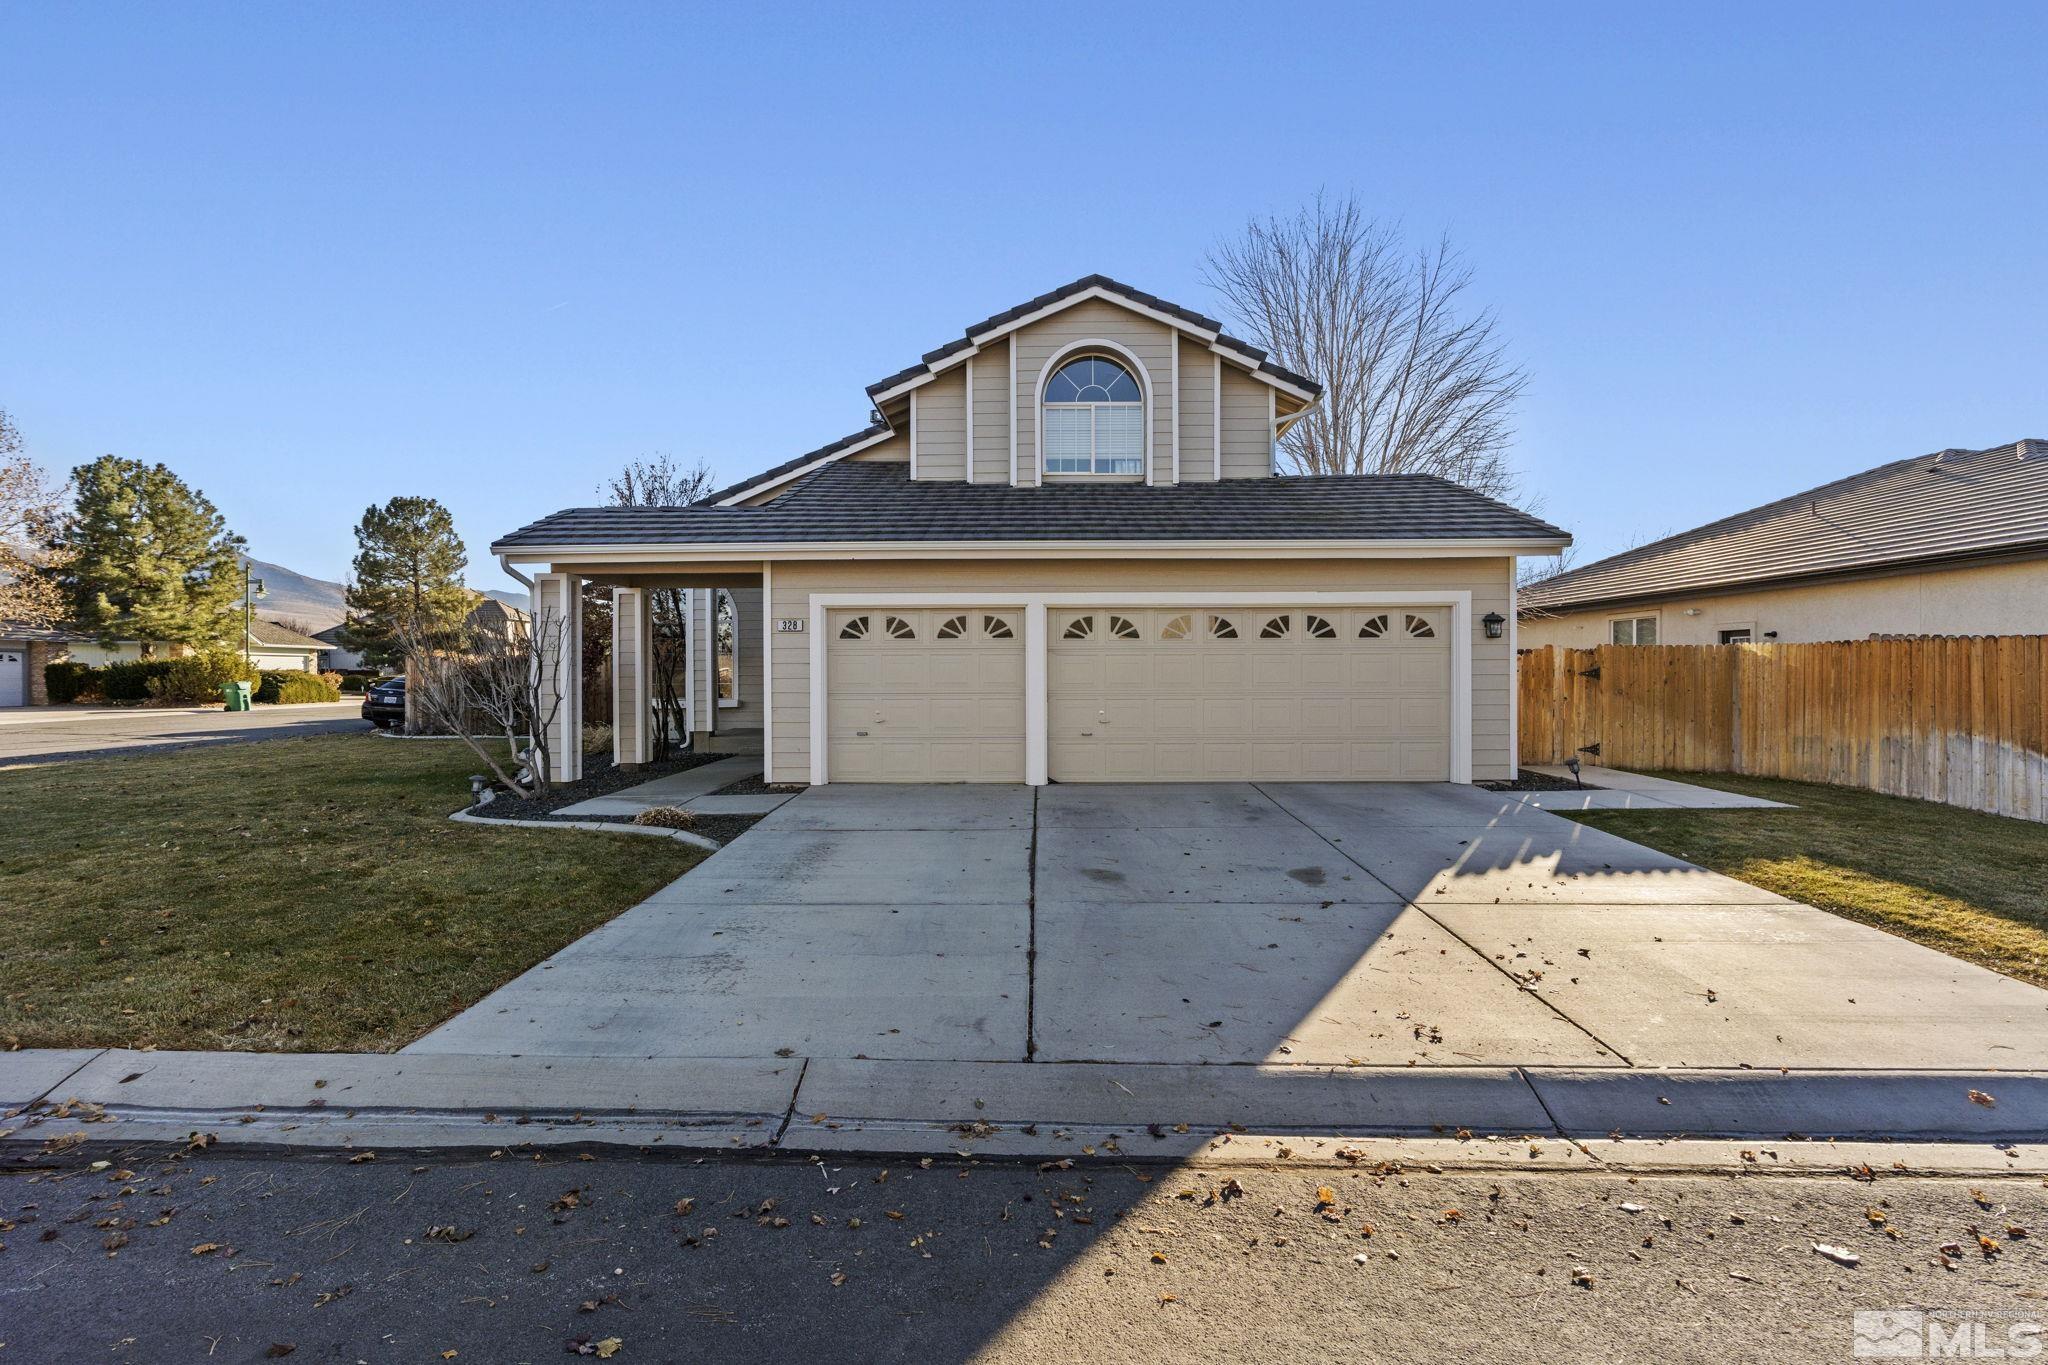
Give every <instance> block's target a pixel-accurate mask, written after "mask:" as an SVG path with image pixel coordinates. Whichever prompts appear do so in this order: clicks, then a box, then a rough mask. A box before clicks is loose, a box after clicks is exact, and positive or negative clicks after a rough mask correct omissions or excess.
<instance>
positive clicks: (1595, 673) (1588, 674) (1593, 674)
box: [1579, 664, 1600, 682]
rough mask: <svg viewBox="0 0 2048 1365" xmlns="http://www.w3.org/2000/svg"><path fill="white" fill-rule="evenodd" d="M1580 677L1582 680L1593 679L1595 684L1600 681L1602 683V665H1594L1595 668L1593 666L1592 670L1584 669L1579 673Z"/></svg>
mask: <svg viewBox="0 0 2048 1365" xmlns="http://www.w3.org/2000/svg"><path fill="white" fill-rule="evenodd" d="M1579 676H1580V677H1582V678H1591V679H1592V680H1593V681H1594V682H1599V681H1600V665H1598V664H1594V665H1593V666H1592V667H1591V668H1588V669H1582V670H1581V671H1580V673H1579Z"/></svg>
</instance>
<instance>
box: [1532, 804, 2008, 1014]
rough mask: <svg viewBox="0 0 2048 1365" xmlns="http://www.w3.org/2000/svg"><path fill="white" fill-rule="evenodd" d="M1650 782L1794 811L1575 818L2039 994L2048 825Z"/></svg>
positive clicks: (1931, 807)
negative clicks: (1786, 805) (1755, 799)
mask: <svg viewBox="0 0 2048 1365" xmlns="http://www.w3.org/2000/svg"><path fill="white" fill-rule="evenodd" d="M1588 776H1592V774H1590V773H1589V774H1588ZM1657 776H1659V777H1669V778H1673V779H1675V780H1677V781H1680V782H1693V783H1697V784H1698V785H1700V786H1703V787H1714V788H1717V789H1719V790H1721V791H1731V792H1741V793H1743V794H1744V795H1747V796H1761V797H1764V798H1766V799H1767V800H1771V801H1786V802H1790V803H1792V804H1794V805H1796V806H1797V807H1798V809H1797V810H1727V811H1595V812H1589V813H1585V814H1580V815H1574V816H1573V817H1572V818H1574V819H1577V820H1582V821H1583V822H1585V823H1586V824H1589V825H1597V826H1599V827H1600V828H1601V829H1605V830H1609V831H1612V832H1613V833H1615V834H1618V835H1620V836H1621V837H1623V838H1624V839H1633V840H1634V841H1635V842H1637V843H1639V844H1647V845H1649V846H1650V847H1651V848H1656V849H1662V850H1663V851H1664V852H1666V853H1672V854H1676V855H1677V856H1679V857H1681V858H1684V859H1686V860H1688V861H1689V862H1695V863H1698V864H1700V865H1701V866H1702V867H1709V868H1712V869H1713V870H1714V871H1716V872H1724V873H1726V874H1727V875H1729V876H1731V877H1735V878H1739V879H1740V880H1742V881H1745V882H1748V883H1749V884H1750V885H1752V886H1760V887H1762V888H1763V889H1764V890H1766V891H1775V892H1777V893H1778V894H1779V895H1781V896H1787V897H1790V898H1791V899H1793V900H1796V901H1804V902H1805V903H1806V904H1808V905H1814V906H1818V907H1820V908H1821V909H1823V910H1831V911H1833V912H1834V913H1836V914H1838V915H1842V916H1844V917H1845V918H1848V919H1854V920H1861V921H1862V922H1863V923H1865V924H1874V925H1876V926H1877V927H1878V928H1880V929H1884V930H1888V931H1889V932H1891V933H1894V934H1897V935H1899V936H1900V937H1901V938H1909V939H1912V940H1913V941H1915V942H1916V943H1924V944H1926V945H1927V946H1928V947H1930V948H1938V949H1940V950H1941V951H1942V952H1944V953H1949V954H1952V955H1954V956H1956V957H1959V958H1962V959H1964V960H1966V961H1969V962H1975V963H1978V964H1980V965H1982V966H1986V967H1989V968H1991V969H1993V970H1994V971H2000V972H2004V973H2006V974H2007V975H2009V976H2016V977H2018V978H2020V979H2021V980H2023V981H2031V982H2033V983H2034V984H2036V985H2042V986H2048V825H2039V824H2034V823H2032V822H2031V821H2026V820H2008V819H2005V818H2004V817H2002V816H1997V815H1980V814H1978V813H1977V812H1975V811H1968V810H1959V809H1957V808H1955V807H1952V806H1939V805H1935V804H1934V803H1932V802H1929V801H1909V800H1906V799H1905V798H1903V797H1897V796H1879V795H1877V794H1876V793H1874V792H1866V791H1858V790H1855V789H1853V788H1848V787H1826V786H1819V785H1816V784H1814V783H1809V782H1781V781H1777V780H1774V779H1770V778H1760V777H1735V776H1731V775H1728V774H1725V773H1716V774H1711V775H1706V776H1703V775H1701V774H1698V773H1659V774H1657ZM1594 780H1595V781H1597V780H1598V779H1597V778H1595V779H1594Z"/></svg>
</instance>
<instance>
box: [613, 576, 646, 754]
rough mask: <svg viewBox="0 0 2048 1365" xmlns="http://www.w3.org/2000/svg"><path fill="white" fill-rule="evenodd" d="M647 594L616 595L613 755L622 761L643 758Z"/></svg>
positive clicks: (624, 592) (626, 592)
mask: <svg viewBox="0 0 2048 1365" xmlns="http://www.w3.org/2000/svg"><path fill="white" fill-rule="evenodd" d="M646 601H647V594H646V593H645V592H644V591H641V590H640V589H637V588H635V589H625V590H621V591H619V592H616V593H614V594H613V597H612V756H613V758H614V759H615V760H616V761H618V762H621V763H637V762H639V761H640V759H641V748H640V745H641V732H642V731H643V730H645V729H646V728H647V709H648V700H647V698H646V696H645V695H643V693H642V691H641V676H640V660H641V656H642V654H643V653H644V652H645V650H646V647H647V641H646V639H645V638H644V633H645V631H646V628H647V607H646Z"/></svg>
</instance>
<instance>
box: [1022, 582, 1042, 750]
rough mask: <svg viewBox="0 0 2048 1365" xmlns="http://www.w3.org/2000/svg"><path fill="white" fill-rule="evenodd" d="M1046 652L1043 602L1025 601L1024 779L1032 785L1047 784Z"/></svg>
mask: <svg viewBox="0 0 2048 1365" xmlns="http://www.w3.org/2000/svg"><path fill="white" fill-rule="evenodd" d="M1045 652H1046V640H1045V603H1044V602H1042V601H1038V602H1027V603H1026V604H1025V606H1024V781H1025V783H1026V784H1027V785H1029V786H1033V787H1043V786H1044V785H1045V784H1046V770H1047V767H1048V763H1047V753H1048V741H1047V736H1046V697H1045V689H1046V657H1045Z"/></svg>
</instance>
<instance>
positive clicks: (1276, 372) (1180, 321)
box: [868, 275, 1323, 402]
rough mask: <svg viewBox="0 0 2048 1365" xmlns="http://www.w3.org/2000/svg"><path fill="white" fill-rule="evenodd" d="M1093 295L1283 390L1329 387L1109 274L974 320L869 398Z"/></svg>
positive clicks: (1313, 392)
mask: <svg viewBox="0 0 2048 1365" xmlns="http://www.w3.org/2000/svg"><path fill="white" fill-rule="evenodd" d="M1093 298H1103V299H1109V300H1111V301H1112V302H1115V303H1120V304H1122V305H1124V306H1125V307H1127V308H1132V309H1135V310H1137V311H1138V312H1141V313H1148V314H1150V315H1152V316H1153V317H1155V318H1157V319H1159V320H1160V321H1161V322H1164V323H1166V324H1168V325H1169V326H1172V327H1175V328H1177V329H1179V330H1181V331H1185V332H1191V333H1193V334H1194V335H1195V336H1196V337H1198V338H1199V339H1201V340H1202V341H1204V342H1206V343H1210V344H1213V345H1215V346H1217V347H1218V348H1220V349H1222V350H1224V351H1227V352H1231V353H1233V355H1234V358H1235V359H1236V360H1238V361H1239V362H1240V363H1241V364H1243V365H1245V366H1246V367H1247V368H1249V369H1250V370H1251V371H1252V372H1253V373H1254V374H1257V375H1259V376H1261V377H1263V378H1265V379H1266V380H1268V381H1269V382H1277V384H1278V385H1279V386H1280V387H1282V388H1288V389H1293V390H1297V391H1299V394H1300V396H1301V397H1303V398H1307V399H1313V398H1315V397H1316V396H1318V395H1319V394H1321V393H1322V391H1323V386H1322V385H1321V384H1318V383H1317V382H1316V381H1315V380H1313V379H1310V378H1308V377H1307V376H1306V375H1299V374H1296V373H1295V372H1294V371H1292V370H1288V369H1283V368H1281V367H1280V366H1278V365H1275V364H1274V363H1273V362H1272V361H1271V360H1270V359H1268V358H1267V356H1266V353H1265V352H1264V351H1262V350H1260V349H1259V348H1258V347H1257V346H1254V345H1252V344H1251V343H1250V342H1249V341H1240V340H1239V339H1238V338H1236V337H1234V336H1231V335H1229V334H1228V333H1226V332H1225V331H1224V330H1223V324H1222V323H1220V322H1218V321H1217V320H1216V319H1214V318H1212V317H1208V316H1206V315H1205V314H1202V313H1197V312H1196V311H1195V310H1194V309H1192V308H1183V307H1181V306H1180V305H1179V304H1177V303H1172V302H1169V301H1168V300H1166V299H1162V298H1160V297H1159V296H1158V295H1156V294H1148V293H1146V292H1145V291H1144V290H1142V289H1134V288H1132V287H1131V286H1130V285H1128V284H1123V283H1121V282H1119V281H1117V280H1113V279H1111V278H1110V277H1109V276H1107V275H1083V276H1082V277H1081V278H1080V279H1078V280H1075V281H1074V282H1073V283H1071V284H1063V285H1061V286H1060V287H1059V288H1057V289H1054V290H1050V291H1048V292H1046V293H1043V294H1040V295H1038V296H1037V297H1036V298H1031V299H1026V300H1025V301H1024V302H1022V303H1020V304H1018V305H1017V306H1016V307H1014V308H1005V309H1004V310H1003V311H1002V312H1000V313H996V314H993V315H991V316H989V317H985V318H983V319H982V320H981V321H980V322H976V323H971V324H969V325H968V328H967V330H966V331H965V332H964V333H963V334H961V336H960V337H959V338H958V339H956V340H953V341H949V342H947V343H946V344H945V345H943V346H941V347H939V348H938V349H937V350H935V351H926V352H925V353H924V355H923V356H922V357H920V359H919V360H918V363H917V364H915V365H910V366H907V367H905V368H904V369H901V370H898V371H897V372H896V373H895V374H892V375H888V376H886V377H884V378H882V379H877V380H876V381H875V382H874V383H872V384H870V385H868V397H869V399H870V400H872V401H875V402H880V401H882V400H883V398H884V397H885V396H892V395H893V391H894V390H897V389H900V388H902V387H904V386H905V385H907V384H910V383H912V382H913V381H921V380H924V379H928V378H930V377H932V376H934V375H936V374H938V373H939V372H940V371H942V370H947V369H951V368H952V364H953V363H955V357H959V359H962V360H964V359H965V358H966V356H965V354H963V353H965V352H972V351H974V350H977V349H979V348H980V347H982V346H986V345H987V344H988V343H990V342H991V341H995V340H997V339H998V338H1001V337H1003V336H1006V335H1008V334H1009V333H1010V332H1012V331H1015V330H1016V329H1017V328H1019V327H1021V326H1023V325H1024V324H1025V323H1027V322H1033V321H1036V320H1037V319H1038V318H1040V317H1043V316H1045V315H1047V314H1050V313H1056V312H1058V311H1060V310H1061V309H1062V308H1070V307H1072V306H1073V305H1075V304H1077V303H1082V302H1085V301H1086V300H1088V299H1093Z"/></svg>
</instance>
